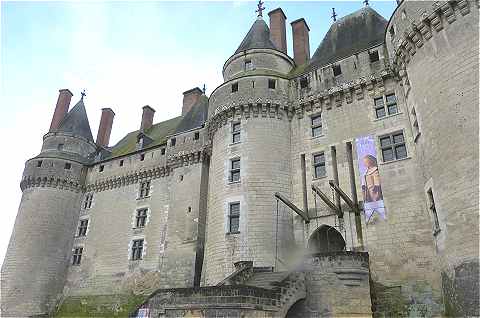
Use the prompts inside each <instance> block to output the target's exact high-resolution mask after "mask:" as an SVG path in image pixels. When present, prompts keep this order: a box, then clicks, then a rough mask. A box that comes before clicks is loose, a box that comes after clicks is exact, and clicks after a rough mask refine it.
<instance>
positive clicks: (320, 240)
mask: <svg viewBox="0 0 480 318" xmlns="http://www.w3.org/2000/svg"><path fill="white" fill-rule="evenodd" d="M308 250H309V252H310V253H326V252H335V251H344V250H345V240H344V239H343V236H342V234H340V232H338V231H337V230H336V229H335V228H333V227H331V226H328V225H322V226H320V227H319V228H318V229H316V230H315V232H313V234H312V236H310V238H309V239H308Z"/></svg>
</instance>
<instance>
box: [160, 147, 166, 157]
mask: <svg viewBox="0 0 480 318" xmlns="http://www.w3.org/2000/svg"><path fill="white" fill-rule="evenodd" d="M160 153H161V154H162V156H164V155H165V148H162V150H160Z"/></svg>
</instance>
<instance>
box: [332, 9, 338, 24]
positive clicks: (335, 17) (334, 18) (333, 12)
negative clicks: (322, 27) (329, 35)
mask: <svg viewBox="0 0 480 318" xmlns="http://www.w3.org/2000/svg"><path fill="white" fill-rule="evenodd" d="M332 19H333V22H335V21H337V14H336V13H335V8H332Z"/></svg>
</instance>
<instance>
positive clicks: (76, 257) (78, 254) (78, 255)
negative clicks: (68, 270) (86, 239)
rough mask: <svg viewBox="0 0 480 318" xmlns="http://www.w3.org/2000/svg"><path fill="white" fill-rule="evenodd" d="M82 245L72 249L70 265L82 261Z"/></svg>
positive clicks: (78, 263)
mask: <svg viewBox="0 0 480 318" xmlns="http://www.w3.org/2000/svg"><path fill="white" fill-rule="evenodd" d="M82 254H83V247H75V248H74V249H73V257H72V265H80V263H81V262H82Z"/></svg>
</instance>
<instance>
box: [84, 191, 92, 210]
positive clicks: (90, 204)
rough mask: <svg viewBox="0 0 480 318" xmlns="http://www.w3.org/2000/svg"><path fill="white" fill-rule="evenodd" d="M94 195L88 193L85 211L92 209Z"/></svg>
mask: <svg viewBox="0 0 480 318" xmlns="http://www.w3.org/2000/svg"><path fill="white" fill-rule="evenodd" d="M92 201H93V193H87V194H86V195H85V201H84V202H83V208H84V209H90V208H91V207H92Z"/></svg>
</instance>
